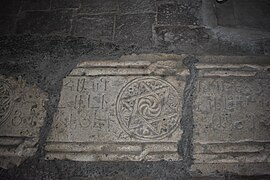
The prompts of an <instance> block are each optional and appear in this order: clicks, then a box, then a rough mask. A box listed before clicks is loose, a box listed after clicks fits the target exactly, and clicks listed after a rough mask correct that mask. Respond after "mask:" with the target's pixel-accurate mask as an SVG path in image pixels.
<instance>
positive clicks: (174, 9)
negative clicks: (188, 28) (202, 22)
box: [157, 3, 199, 25]
mask: <svg viewBox="0 0 270 180" xmlns="http://www.w3.org/2000/svg"><path fill="white" fill-rule="evenodd" d="M196 12H197V11H196V8H194V7H192V6H189V5H188V4H185V3H183V4H179V5H178V4H171V3H169V4H160V5H158V14H157V24H159V25H177V24H178V25H198V24H199V20H198V18H197V17H196Z"/></svg>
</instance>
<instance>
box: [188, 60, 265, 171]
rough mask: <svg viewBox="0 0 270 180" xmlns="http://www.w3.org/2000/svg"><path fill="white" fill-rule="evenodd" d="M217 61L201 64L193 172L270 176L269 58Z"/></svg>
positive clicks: (196, 102) (196, 105) (196, 94)
mask: <svg viewBox="0 0 270 180" xmlns="http://www.w3.org/2000/svg"><path fill="white" fill-rule="evenodd" d="M213 59H214V58H212V59H210V60H209V59H207V58H204V59H201V61H200V63H198V65H197V68H198V69H199V77H198V80H197V82H196V92H195V97H194V98H195V100H194V124H195V129H194V139H193V145H194V156H193V157H194V158H195V161H194V163H195V164H194V165H193V166H192V170H193V171H194V172H195V174H197V175H210V174H211V173H215V172H220V173H225V172H232V173H237V174H243V175H252V174H253V175H254V174H265V173H267V172H268V173H269V170H270V156H269V155H270V149H269V147H270V98H269V95H270V77H269V70H268V69H269V67H270V66H269V58H268V59H267V58H260V57H257V58H248V57H246V59H243V57H241V58H238V57H231V58H229V57H228V58H226V57H216V60H213ZM232 59H234V62H233V61H231V62H230V63H228V61H230V60H232ZM239 59H240V60H239ZM220 60H224V61H220ZM256 60H257V61H256ZM239 61H240V62H239ZM226 62H227V63H226ZM256 63H257V64H256ZM260 63H261V64H260Z"/></svg>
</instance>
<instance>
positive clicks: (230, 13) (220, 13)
mask: <svg viewBox="0 0 270 180" xmlns="http://www.w3.org/2000/svg"><path fill="white" fill-rule="evenodd" d="M215 7H216V8H215V10H216V11H215V12H216V16H217V24H218V25H220V26H229V27H232V26H235V25H236V19H235V14H234V6H233V1H228V2H226V3H223V4H219V3H215Z"/></svg>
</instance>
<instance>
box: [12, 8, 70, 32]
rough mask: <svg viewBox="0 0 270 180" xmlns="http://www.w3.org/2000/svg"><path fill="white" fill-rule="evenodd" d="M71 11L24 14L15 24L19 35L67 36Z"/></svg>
mask: <svg viewBox="0 0 270 180" xmlns="http://www.w3.org/2000/svg"><path fill="white" fill-rule="evenodd" d="M72 14H73V11H72V10H57V11H56V10H55V11H32V12H26V13H25V17H22V18H21V19H19V20H18V22H17V27H16V28H17V30H16V32H17V33H19V34H22V33H24V34H28V33H30V34H62V35H63V34H68V33H69V31H70V28H71V17H72Z"/></svg>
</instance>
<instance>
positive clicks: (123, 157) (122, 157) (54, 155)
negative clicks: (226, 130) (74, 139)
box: [46, 152, 182, 161]
mask: <svg viewBox="0 0 270 180" xmlns="http://www.w3.org/2000/svg"><path fill="white" fill-rule="evenodd" d="M46 159H47V160H54V159H62V160H73V161H160V160H166V161H179V160H181V159H182V158H181V157H180V156H179V154H178V153H177V152H169V153H167V152H163V153H151V154H146V155H145V154H142V155H134V154H124V153H115V154H112V153H109V154H98V153H97V154H89V153H78V152H76V153H61V152H47V153H46Z"/></svg>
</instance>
